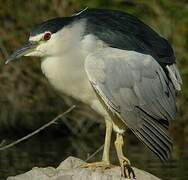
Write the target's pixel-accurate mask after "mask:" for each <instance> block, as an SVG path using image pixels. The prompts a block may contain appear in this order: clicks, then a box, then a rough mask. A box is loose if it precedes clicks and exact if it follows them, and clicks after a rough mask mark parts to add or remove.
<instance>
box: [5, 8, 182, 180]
mask: <svg viewBox="0 0 188 180" xmlns="http://www.w3.org/2000/svg"><path fill="white" fill-rule="evenodd" d="M21 56H38V57H41V58H42V61H41V68H42V71H43V73H44V74H45V75H46V77H47V78H48V79H49V81H50V82H51V83H52V85H53V86H54V87H55V88H56V89H57V90H59V91H60V92H63V93H65V94H67V95H69V96H72V97H74V98H76V99H78V100H80V101H82V102H84V103H85V104H88V105H89V106H91V107H92V108H93V109H94V110H95V111H97V112H98V113H100V114H101V115H103V116H104V118H105V122H106V136H105V145H104V151H103V157H102V161H101V162H98V163H91V164H87V165H85V167H89V166H93V167H95V166H96V167H109V166H110V160H109V151H110V141H111V133H112V129H113V130H114V131H115V132H116V135H117V137H116V141H115V148H116V151H117V155H118V159H119V162H120V165H121V167H122V169H125V171H124V170H122V172H123V175H124V176H127V177H130V176H131V175H130V174H131V173H130V171H129V170H130V168H128V165H130V162H129V160H128V159H127V158H126V157H125V156H124V155H123V150H122V148H123V144H124V143H123V134H124V133H125V131H126V129H127V128H129V129H131V130H132V132H133V133H134V134H135V135H136V136H137V137H138V138H139V139H140V140H141V141H142V142H143V143H144V144H145V145H146V146H147V147H149V148H150V149H151V150H152V151H153V152H154V153H155V154H156V155H157V156H158V157H159V158H160V159H161V160H167V159H168V158H169V154H170V152H171V148H172V140H171V138H170V136H169V133H168V128H169V121H170V120H171V119H174V118H175V114H176V104H175V90H180V89H181V83H182V80H181V77H180V75H179V72H178V69H177V68H176V65H175V56H174V52H173V50H172V48H171V46H170V45H169V43H168V41H167V40H166V39H164V38H163V37H161V36H160V35H158V34H157V33H156V32H155V31H154V30H152V29H151V28H150V27H149V26H147V25H146V24H144V23H143V22H142V21H140V20H139V19H137V18H136V17H134V16H132V15H130V14H126V13H123V12H120V11H115V10H102V9H85V10H84V11H82V12H80V13H78V14H75V15H73V16H71V17H63V18H61V17H59V18H55V19H51V20H48V21H46V22H43V23H42V24H39V25H38V26H36V27H35V28H33V30H32V31H31V33H30V37H29V41H28V42H27V43H26V44H25V45H24V46H23V47H22V48H20V49H17V50H16V51H15V52H14V53H13V54H12V55H11V56H10V57H9V58H8V60H7V62H9V61H12V60H14V59H16V58H19V57H21ZM128 171H129V172H128Z"/></svg>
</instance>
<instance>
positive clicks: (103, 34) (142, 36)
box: [77, 9, 175, 67]
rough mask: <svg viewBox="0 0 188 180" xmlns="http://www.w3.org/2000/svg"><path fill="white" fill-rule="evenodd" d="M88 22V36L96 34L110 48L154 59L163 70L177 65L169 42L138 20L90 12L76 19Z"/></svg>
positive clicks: (101, 11)
mask: <svg viewBox="0 0 188 180" xmlns="http://www.w3.org/2000/svg"><path fill="white" fill-rule="evenodd" d="M77 18H86V19H87V28H86V34H89V33H91V34H94V35H96V36H97V37H98V38H99V39H101V40H103V41H104V42H106V43H107V44H108V45H109V46H111V47H114V48H119V49H126V50H133V51H137V52H140V53H144V54H149V55H151V56H153V57H154V58H155V59H156V60H157V61H158V62H159V64H160V65H161V66H162V67H165V66H166V65H167V64H172V63H174V62H175V56H174V52H173V49H172V48H171V46H170V44H169V43H168V41H167V40H166V39H164V38H163V37H161V36H160V35H159V34H157V33H156V32H155V31H154V30H153V29H151V28H150V27H149V26H147V25H146V24H144V23H143V22H142V21H140V20H139V19H138V18H136V17H134V16H132V15H130V14H127V13H123V12H121V11H116V10H104V9H87V10H85V11H83V12H82V13H81V14H79V15H78V16H77Z"/></svg>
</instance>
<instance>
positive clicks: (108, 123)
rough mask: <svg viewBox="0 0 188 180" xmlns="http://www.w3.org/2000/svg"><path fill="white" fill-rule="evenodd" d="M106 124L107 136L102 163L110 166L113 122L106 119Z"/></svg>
mask: <svg viewBox="0 0 188 180" xmlns="http://www.w3.org/2000/svg"><path fill="white" fill-rule="evenodd" d="M105 123H106V134H105V141H104V149H103V156H102V161H104V162H107V163H109V164H110V143H111V135H112V121H111V120H108V119H105Z"/></svg>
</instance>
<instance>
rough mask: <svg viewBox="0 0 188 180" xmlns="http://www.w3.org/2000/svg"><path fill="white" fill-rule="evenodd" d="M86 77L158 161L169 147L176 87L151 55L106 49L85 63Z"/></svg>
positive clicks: (166, 156) (164, 158)
mask: <svg viewBox="0 0 188 180" xmlns="http://www.w3.org/2000/svg"><path fill="white" fill-rule="evenodd" d="M85 70H86V72H87V75H88V78H89V80H90V82H91V84H92V86H93V87H94V89H95V90H96V92H97V93H98V95H99V96H100V98H101V99H102V100H103V101H104V103H105V104H106V105H107V107H108V108H109V109H110V110H111V111H112V112H113V113H115V114H117V115H118V117H120V119H121V120H122V121H123V122H124V123H125V124H126V125H127V126H128V127H129V128H130V129H131V130H132V131H133V133H134V134H135V135H136V136H137V137H138V138H139V139H140V140H141V141H142V142H143V143H144V144H146V145H147V146H148V147H149V148H150V149H151V150H152V151H153V152H154V153H155V154H157V155H158V157H159V158H160V159H161V160H167V159H168V157H169V154H170V152H171V148H172V140H171V138H170V136H169V134H168V126H169V120H171V119H174V118H175V114H176V105H175V87H174V85H173V84H172V82H171V80H169V79H168V78H167V76H166V74H165V73H164V71H163V69H162V67H161V66H160V65H159V64H158V62H157V61H155V60H154V59H153V57H151V56H150V55H145V54H141V53H138V52H135V51H126V50H119V49H116V48H105V49H103V50H100V51H98V52H95V53H93V54H91V55H89V56H88V57H87V58H86V61H85Z"/></svg>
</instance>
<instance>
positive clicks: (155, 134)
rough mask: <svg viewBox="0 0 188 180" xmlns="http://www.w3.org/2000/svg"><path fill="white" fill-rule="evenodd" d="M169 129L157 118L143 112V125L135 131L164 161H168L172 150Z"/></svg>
mask: <svg viewBox="0 0 188 180" xmlns="http://www.w3.org/2000/svg"><path fill="white" fill-rule="evenodd" d="M167 130H168V129H167V128H166V127H165V126H164V127H163V124H161V123H160V122H159V121H158V120H157V119H154V118H152V117H150V116H148V115H147V114H145V113H144V112H142V125H141V126H140V127H139V128H137V129H136V130H133V132H134V133H135V135H136V136H137V137H138V138H140V140H141V141H142V142H143V143H144V144H145V145H146V146H148V147H149V148H150V149H151V150H152V151H153V152H154V153H155V154H156V155H157V156H158V157H159V158H160V159H161V160H162V161H167V160H168V159H169V156H170V153H171V150H172V139H171V138H170V136H169V134H168V131H167Z"/></svg>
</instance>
